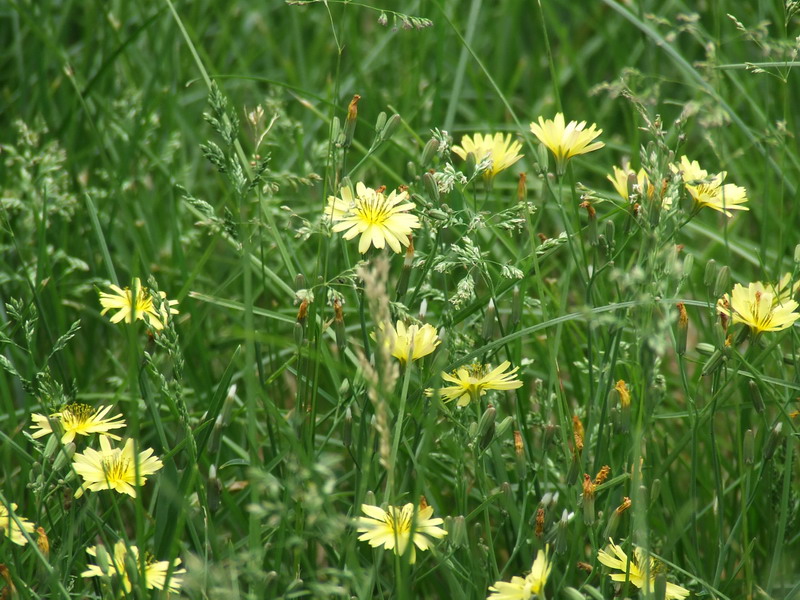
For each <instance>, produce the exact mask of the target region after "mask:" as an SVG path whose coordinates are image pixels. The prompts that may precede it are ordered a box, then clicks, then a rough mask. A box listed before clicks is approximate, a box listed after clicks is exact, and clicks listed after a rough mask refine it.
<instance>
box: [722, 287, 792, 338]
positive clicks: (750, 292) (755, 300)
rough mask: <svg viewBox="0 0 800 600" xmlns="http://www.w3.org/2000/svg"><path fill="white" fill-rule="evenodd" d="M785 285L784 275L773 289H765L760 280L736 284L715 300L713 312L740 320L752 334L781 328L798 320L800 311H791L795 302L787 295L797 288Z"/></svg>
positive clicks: (737, 321)
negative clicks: (730, 291)
mask: <svg viewBox="0 0 800 600" xmlns="http://www.w3.org/2000/svg"><path fill="white" fill-rule="evenodd" d="M788 284H789V280H788V279H787V278H786V277H784V278H782V279H781V282H780V283H779V284H778V287H777V288H772V287H770V288H767V287H765V286H764V284H763V283H761V282H760V281H754V282H753V283H750V284H748V286H747V287H744V286H743V285H742V284H740V283H737V284H736V285H734V286H733V293H732V294H731V295H728V294H725V295H724V296H723V297H722V298H720V299H719V300H718V301H717V312H720V313H722V314H724V315H727V316H729V317H731V318H732V319H733V322H734V323H744V324H745V325H747V326H748V327H749V328H750V329H751V330H752V331H753V332H754V333H761V332H762V331H781V330H782V329H786V328H787V327H790V326H791V325H792V323H794V322H795V321H796V320H797V319H800V313H797V312H795V311H796V310H797V308H798V304H797V302H795V301H794V300H792V298H791V296H792V294H793V291H796V289H797V288H796V287H794V286H793V287H791V288H789V285H788Z"/></svg>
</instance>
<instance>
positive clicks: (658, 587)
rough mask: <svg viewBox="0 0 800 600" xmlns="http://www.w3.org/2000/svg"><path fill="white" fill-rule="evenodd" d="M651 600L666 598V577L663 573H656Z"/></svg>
mask: <svg viewBox="0 0 800 600" xmlns="http://www.w3.org/2000/svg"><path fill="white" fill-rule="evenodd" d="M654 590H655V594H654V599H653V600H664V599H665V598H666V597H667V575H666V573H664V572H663V571H659V572H657V573H656V580H655V586H654Z"/></svg>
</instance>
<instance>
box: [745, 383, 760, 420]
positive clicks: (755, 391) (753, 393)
mask: <svg viewBox="0 0 800 600" xmlns="http://www.w3.org/2000/svg"><path fill="white" fill-rule="evenodd" d="M748 386H749V387H750V400H751V401H752V403H753V408H755V409H756V412H757V413H758V414H761V413H763V412H764V398H762V397H761V389H760V388H759V387H758V383H756V382H755V381H753V380H752V379H751V380H750V381H749V382H748Z"/></svg>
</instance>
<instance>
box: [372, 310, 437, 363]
mask: <svg viewBox="0 0 800 600" xmlns="http://www.w3.org/2000/svg"><path fill="white" fill-rule="evenodd" d="M381 329H383V328H381ZM388 329H389V330H388V331H387V332H386V344H387V345H388V346H389V347H390V348H391V350H392V356H394V357H395V358H396V359H398V360H399V361H400V363H401V364H403V365H405V364H406V363H408V362H410V361H415V360H417V359H420V358H422V357H423V356H427V355H428V354H430V353H431V352H433V351H434V350H436V346H438V345H439V344H441V343H442V340H440V339H439V336H438V335H437V334H436V330H435V329H434V328H433V326H432V325H430V324H428V323H425V324H424V325H423V326H422V327H420V326H419V325H416V324H414V325H409V326H408V327H406V324H405V323H403V322H402V321H398V322H397V328H396V329H395V328H394V327H392V324H391V323H389V328H388ZM372 337H373V339H375V336H374V335H373V336H372Z"/></svg>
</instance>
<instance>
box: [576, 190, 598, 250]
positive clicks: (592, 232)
mask: <svg viewBox="0 0 800 600" xmlns="http://www.w3.org/2000/svg"><path fill="white" fill-rule="evenodd" d="M580 207H581V208H585V209H586V214H587V216H588V219H589V227H588V230H587V237H588V238H589V245H590V246H597V211H596V210H595V209H594V206H592V203H591V202H589V201H588V200H584V201H583V202H581V204H580Z"/></svg>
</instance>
